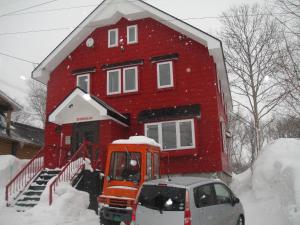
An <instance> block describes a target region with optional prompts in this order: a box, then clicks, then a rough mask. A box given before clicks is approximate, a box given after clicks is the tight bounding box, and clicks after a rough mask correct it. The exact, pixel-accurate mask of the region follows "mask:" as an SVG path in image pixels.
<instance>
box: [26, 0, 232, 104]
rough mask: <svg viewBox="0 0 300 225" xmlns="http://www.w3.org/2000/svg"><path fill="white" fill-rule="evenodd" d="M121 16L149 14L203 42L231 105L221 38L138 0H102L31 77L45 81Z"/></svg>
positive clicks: (138, 17) (130, 18)
mask: <svg viewBox="0 0 300 225" xmlns="http://www.w3.org/2000/svg"><path fill="white" fill-rule="evenodd" d="M122 17H124V18H126V19H128V20H137V19H142V18H147V17H150V18H153V19H155V20H158V21H160V23H162V24H164V25H166V26H168V27H170V28H172V29H174V30H176V31H178V32H180V33H182V34H184V35H186V36H188V37H190V38H191V39H193V40H195V41H197V42H199V43H201V44H202V45H204V46H206V47H207V48H208V51H209V53H210V55H211V56H212V57H213V58H214V61H215V63H216V65H217V71H218V74H219V78H220V79H222V83H223V84H224V87H223V89H222V90H224V93H225V95H226V98H227V100H229V101H227V102H229V104H230V105H231V95H230V90H229V83H228V78H227V72H226V68H225V62H224V55H223V49H222V43H221V41H220V40H219V39H217V38H215V37H213V36H211V35H209V34H207V33H205V32H204V31H202V30H199V29H197V28H196V27H193V26H191V25H189V24H188V23H185V22H184V21H181V20H179V19H178V18H175V17H173V16H171V15H170V14H168V13H166V12H163V11H161V10H160V9H158V8H155V7H154V6H152V5H150V4H148V3H146V2H144V1H142V0H134V1H133V0H104V1H103V2H102V3H101V4H100V5H99V6H98V7H96V8H95V10H94V11H92V12H91V13H90V14H89V15H88V16H87V17H86V18H85V19H84V20H83V21H82V22H81V23H80V24H79V25H78V26H77V27H76V28H75V29H74V30H73V31H72V32H71V33H70V34H69V36H67V37H66V38H65V39H64V40H63V41H62V42H61V43H60V44H59V45H58V46H57V47H56V48H55V49H54V50H53V51H52V52H51V53H50V54H49V55H48V56H47V57H46V58H45V59H44V60H43V61H42V62H41V63H40V64H39V65H38V66H37V67H36V68H35V69H34V71H33V72H32V77H33V78H34V79H36V80H38V81H40V82H42V83H44V84H46V83H47V82H48V80H49V76H50V73H51V72H52V71H53V70H54V69H55V68H56V67H57V66H58V65H59V64H60V63H61V62H62V61H63V60H64V59H65V58H66V57H67V56H68V55H69V54H70V53H71V52H72V51H73V50H75V49H76V48H77V47H78V46H79V45H80V44H81V43H82V42H83V41H84V40H85V39H86V38H87V37H88V36H89V35H90V34H91V33H92V32H93V31H94V30H95V29H97V28H98V27H103V26H108V25H112V24H115V23H116V22H118V21H119V20H120V19H121V18H122Z"/></svg>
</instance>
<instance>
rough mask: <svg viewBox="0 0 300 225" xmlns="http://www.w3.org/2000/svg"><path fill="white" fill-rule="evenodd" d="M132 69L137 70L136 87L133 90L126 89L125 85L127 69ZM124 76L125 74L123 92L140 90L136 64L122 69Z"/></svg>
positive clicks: (136, 72) (136, 71)
mask: <svg viewBox="0 0 300 225" xmlns="http://www.w3.org/2000/svg"><path fill="white" fill-rule="evenodd" d="M131 69H134V70H135V89H133V90H126V87H125V84H126V83H125V74H126V73H125V71H126V70H131ZM122 72H123V73H122V76H123V92H124V93H130V92H136V91H138V89H139V88H138V69H137V67H136V66H133V67H126V68H123V71H122Z"/></svg>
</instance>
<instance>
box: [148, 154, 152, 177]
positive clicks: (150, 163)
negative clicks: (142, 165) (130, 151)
mask: <svg viewBox="0 0 300 225" xmlns="http://www.w3.org/2000/svg"><path fill="white" fill-rule="evenodd" d="M147 176H148V179H149V180H150V179H152V158H151V152H147Z"/></svg>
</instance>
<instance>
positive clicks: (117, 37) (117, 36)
mask: <svg viewBox="0 0 300 225" xmlns="http://www.w3.org/2000/svg"><path fill="white" fill-rule="evenodd" d="M111 32H116V38H115V44H111V43H110V35H111V34H110V33H111ZM118 39H119V30H118V28H115V29H110V30H108V41H107V42H108V47H109V48H113V47H117V46H118V45H119V43H118Z"/></svg>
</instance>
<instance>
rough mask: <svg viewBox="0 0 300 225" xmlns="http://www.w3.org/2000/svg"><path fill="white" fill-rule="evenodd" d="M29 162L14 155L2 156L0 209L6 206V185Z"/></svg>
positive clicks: (0, 159)
mask: <svg viewBox="0 0 300 225" xmlns="http://www.w3.org/2000/svg"><path fill="white" fill-rule="evenodd" d="M27 161H28V160H20V159H18V158H16V157H14V156H12V155H2V156H0V208H1V207H2V206H3V205H5V203H4V201H3V200H4V197H5V185H6V184H7V183H8V182H9V181H10V180H11V179H12V178H13V177H14V176H15V175H16V174H17V172H18V171H20V169H21V168H22V167H23V166H24V165H25V163H26V162H27Z"/></svg>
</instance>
